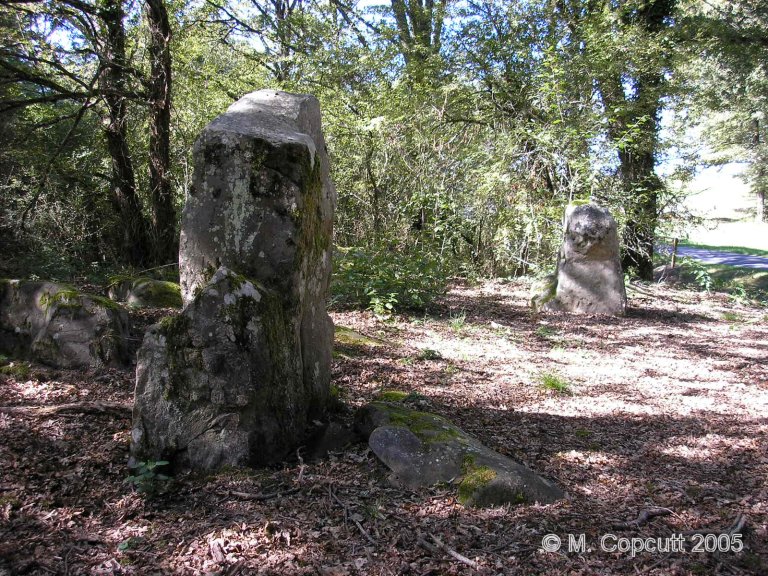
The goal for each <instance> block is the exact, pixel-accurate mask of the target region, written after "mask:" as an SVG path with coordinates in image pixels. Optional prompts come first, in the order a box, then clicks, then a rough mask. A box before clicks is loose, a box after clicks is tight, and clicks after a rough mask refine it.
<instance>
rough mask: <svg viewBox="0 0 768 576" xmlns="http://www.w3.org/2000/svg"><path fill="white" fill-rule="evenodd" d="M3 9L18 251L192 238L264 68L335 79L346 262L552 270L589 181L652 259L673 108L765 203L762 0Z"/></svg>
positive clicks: (666, 191)
mask: <svg viewBox="0 0 768 576" xmlns="http://www.w3.org/2000/svg"><path fill="white" fill-rule="evenodd" d="M0 28H2V40H1V41H0V126H1V127H2V131H1V132H0V176H1V178H0V198H2V212H1V213H0V239H2V241H3V243H4V244H6V245H8V246H12V247H13V251H12V253H13V257H12V258H10V259H8V261H7V262H6V263H5V264H4V266H5V267H6V268H7V270H5V273H8V274H11V273H15V274H29V273H34V274H48V275H53V276H56V275H60V276H61V275H66V274H67V273H68V271H70V270H71V269H72V266H73V265H81V264H80V263H82V262H87V263H93V264H92V265H93V266H94V267H110V266H111V267H115V266H124V265H128V266H134V267H149V266H157V265H162V264H166V263H169V262H172V261H173V260H174V259H175V254H176V247H177V222H178V217H179V211H180V207H181V205H182V203H183V199H184V195H185V193H186V191H187V189H188V186H189V182H190V174H191V168H190V165H189V163H190V149H191V145H192V143H193V142H194V139H195V138H196V136H197V135H198V134H199V132H200V130H201V129H202V127H203V126H204V125H205V124H206V123H207V122H208V121H210V120H211V119H212V118H214V117H215V116H216V115H217V114H219V113H220V112H222V111H223V110H224V109H225V108H226V107H227V106H228V105H229V104H230V103H231V102H232V101H234V100H235V99H236V98H238V97H240V96H242V95H243V94H245V93H247V92H250V91H252V90H255V89H257V88H261V87H274V88H279V89H284V90H288V91H295V92H308V93H313V94H315V95H316V96H317V97H318V98H319V99H320V101H321V104H322V108H323V114H324V123H325V131H326V135H327V140H328V145H329V151H330V154H331V158H332V170H333V179H334V181H335V183H336V187H337V189H338V194H339V206H338V214H337V224H336V238H335V242H336V245H337V246H338V247H339V249H340V250H341V252H340V254H342V255H343V257H342V259H341V263H342V264H341V265H340V267H339V270H340V272H341V280H342V281H344V280H345V277H344V274H347V275H348V276H347V277H346V280H350V281H351V279H353V278H354V273H355V270H357V268H356V263H355V258H356V257H358V258H363V256H359V255H361V254H364V255H365V256H364V258H365V259H370V258H374V259H375V258H378V257H381V259H382V261H393V260H395V261H397V262H398V263H399V265H401V266H402V270H396V269H395V270H390V271H389V272H388V273H391V274H394V275H397V274H400V273H407V274H411V275H413V274H414V273H415V271H416V270H421V271H424V270H427V271H428V270H431V269H432V268H431V267H430V266H432V264H433V265H434V268H435V270H437V269H439V271H440V272H439V273H440V274H443V275H444V274H495V275H511V274H517V273H524V272H545V271H547V270H548V269H549V268H551V267H552V265H553V262H554V253H555V251H556V250H557V247H558V245H559V241H560V233H561V231H560V227H561V220H562V214H563V210H564V208H565V206H566V205H567V204H568V203H569V202H573V201H585V200H589V199H592V200H594V201H596V202H599V203H601V204H603V205H606V206H608V207H609V208H610V209H611V210H612V211H613V213H614V214H615V216H616V217H617V220H618V221H619V223H620V226H621V229H622V230H623V233H622V238H623V250H624V265H625V269H627V270H628V271H629V272H631V273H633V274H637V275H639V276H640V277H642V278H650V276H651V275H652V268H653V249H654V243H655V242H656V241H657V236H658V232H659V230H658V229H659V222H661V221H662V220H664V219H665V218H666V216H667V214H672V213H674V209H673V208H674V200H675V194H674V193H673V192H672V189H671V187H670V186H669V183H668V182H667V181H666V180H665V179H664V178H663V177H661V176H660V175H659V170H658V167H659V165H660V163H662V162H663V161H664V158H665V154H666V150H667V148H668V146H669V141H670V134H668V131H667V130H662V120H663V118H664V116H665V114H668V113H670V112H672V111H674V112H675V113H677V114H678V115H682V116H683V117H685V118H687V119H688V122H687V125H688V126H687V127H688V128H691V127H694V126H700V127H702V128H700V129H701V130H703V133H704V134H705V135H706V138H707V139H708V142H709V144H710V147H711V149H712V150H713V151H715V152H716V153H717V161H725V160H729V161H730V160H740V161H744V162H747V163H748V164H749V166H750V169H749V172H748V177H749V178H750V181H751V184H752V187H753V190H754V191H755V193H756V197H757V198H758V199H759V202H758V205H759V208H760V210H761V211H760V213H759V217H760V218H765V210H764V208H763V207H764V199H765V190H766V186H768V185H767V184H766V182H768V174H766V171H765V169H764V166H765V160H766V156H767V155H768V148H766V137H765V118H764V116H765V107H766V100H767V99H768V91H767V90H768V89H767V87H768V82H766V68H765V67H766V64H765V63H766V62H768V58H766V56H767V54H766V51H767V50H768V44H766V42H765V38H766V29H768V12H767V11H766V8H765V7H764V5H763V3H761V2H757V1H756V0H738V1H737V2H720V1H719V0H710V1H703V0H613V1H610V2H609V1H607V0H542V1H539V2H533V1H531V0H522V1H520V2H492V1H489V0H488V1H486V0H478V1H473V0H466V1H459V0H390V1H381V2H361V1H356V0H247V1H230V0H168V1H162V0H146V1H140V0H63V1H57V2H53V1H48V0H28V1H26V0H3V1H1V2H0ZM387 254H390V255H392V254H394V255H397V256H398V257H397V258H389V257H388V256H387ZM355 255H358V256H355ZM33 262H34V264H33ZM425 263H432V264H430V265H429V266H426V265H425ZM435 274H437V272H435ZM349 275H351V276H349ZM426 275H427V278H425V282H426V283H427V284H429V282H431V281H432V280H434V278H432V277H431V276H430V273H427V274H426ZM374 292H375V291H374ZM368 297H369V298H383V297H385V296H384V295H382V294H376V293H374V294H372V295H370V294H369V295H368ZM400 297H401V298H407V297H406V296H400Z"/></svg>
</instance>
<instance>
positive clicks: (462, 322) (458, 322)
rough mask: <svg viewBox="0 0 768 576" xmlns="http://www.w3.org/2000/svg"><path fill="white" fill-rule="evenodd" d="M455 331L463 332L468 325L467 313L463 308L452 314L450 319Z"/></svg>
mask: <svg viewBox="0 0 768 576" xmlns="http://www.w3.org/2000/svg"><path fill="white" fill-rule="evenodd" d="M448 323H449V324H450V326H451V328H452V329H453V331H454V332H461V331H462V330H463V329H464V328H466V325H467V313H466V312H465V311H464V310H462V311H461V312H457V313H456V314H451V318H450V320H449V321H448Z"/></svg>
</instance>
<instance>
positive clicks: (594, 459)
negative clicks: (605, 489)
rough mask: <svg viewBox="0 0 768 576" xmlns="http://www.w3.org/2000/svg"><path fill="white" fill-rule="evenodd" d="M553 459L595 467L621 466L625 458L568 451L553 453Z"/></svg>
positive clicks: (614, 455) (608, 454)
mask: <svg viewBox="0 0 768 576" xmlns="http://www.w3.org/2000/svg"><path fill="white" fill-rule="evenodd" d="M555 459H556V460H560V461H562V462H569V463H571V464H593V465H596V466H611V467H616V466H623V465H624V464H626V458H624V457H623V456H617V455H616V454H610V453H608V452H599V451H591V450H590V451H587V452H584V451H582V450H568V451H563V452H557V453H555Z"/></svg>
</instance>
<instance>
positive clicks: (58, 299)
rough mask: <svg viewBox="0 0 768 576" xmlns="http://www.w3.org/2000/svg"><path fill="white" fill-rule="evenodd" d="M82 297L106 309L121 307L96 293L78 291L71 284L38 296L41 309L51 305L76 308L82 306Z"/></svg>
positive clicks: (46, 308) (118, 308)
mask: <svg viewBox="0 0 768 576" xmlns="http://www.w3.org/2000/svg"><path fill="white" fill-rule="evenodd" d="M83 299H87V300H90V301H91V302H92V303H93V304H95V305H96V306H98V307H100V308H106V309H108V310H121V307H120V305H119V304H117V303H116V302H114V301H112V300H110V299H109V298H106V297H104V296H98V295H96V294H86V293H83V292H79V291H78V290H77V289H75V288H74V287H73V286H64V287H62V288H61V289H60V290H57V291H56V292H49V293H45V294H43V295H42V296H40V306H41V307H42V309H43V310H46V311H47V310H49V309H50V308H51V307H52V306H57V307H58V308H69V309H77V308H83V307H84V306H85V305H84V302H83Z"/></svg>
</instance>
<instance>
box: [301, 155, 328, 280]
mask: <svg viewBox="0 0 768 576" xmlns="http://www.w3.org/2000/svg"><path fill="white" fill-rule="evenodd" d="M302 164H303V166H302V171H303V173H304V176H303V179H302V180H303V181H302V190H301V202H302V206H301V207H300V208H299V209H298V210H297V212H296V214H295V215H294V217H295V219H296V227H297V229H298V230H300V231H301V235H300V237H299V238H298V242H297V247H298V250H297V254H296V256H297V258H296V263H297V266H301V265H302V262H303V261H304V259H305V258H307V259H310V260H315V259H319V258H322V254H323V252H324V251H325V250H328V249H329V248H330V245H331V236H330V229H331V228H330V226H329V225H328V224H326V223H325V222H323V213H322V202H323V179H322V175H321V166H320V158H319V156H317V155H315V158H314V161H313V159H312V155H311V154H310V153H309V151H307V153H306V154H305V155H304V156H303V158H302Z"/></svg>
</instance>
